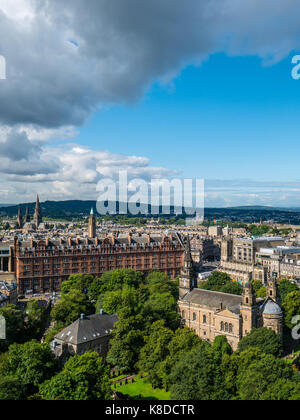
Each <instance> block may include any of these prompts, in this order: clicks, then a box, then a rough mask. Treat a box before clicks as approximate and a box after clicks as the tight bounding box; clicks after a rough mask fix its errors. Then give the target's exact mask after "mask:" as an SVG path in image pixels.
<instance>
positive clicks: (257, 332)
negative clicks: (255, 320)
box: [238, 327, 282, 357]
mask: <svg viewBox="0 0 300 420" xmlns="http://www.w3.org/2000/svg"><path fill="white" fill-rule="evenodd" d="M249 347H257V348H258V349H259V350H261V352H262V353H265V354H272V355H274V356H277V357H280V356H281V355H282V342H281V338H280V336H279V335H278V334H276V333H275V332H274V331H273V330H270V329H269V328H265V327H263V328H258V329H253V330H252V331H251V332H250V333H249V334H247V335H246V336H245V337H243V338H242V339H241V341H240V342H239V344H238V350H239V351H240V352H243V351H244V350H246V349H248V348H249Z"/></svg>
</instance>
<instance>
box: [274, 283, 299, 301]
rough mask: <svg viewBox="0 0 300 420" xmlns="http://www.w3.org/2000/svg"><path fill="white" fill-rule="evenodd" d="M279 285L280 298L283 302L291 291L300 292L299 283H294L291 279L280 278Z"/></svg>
mask: <svg viewBox="0 0 300 420" xmlns="http://www.w3.org/2000/svg"><path fill="white" fill-rule="evenodd" d="M278 286H279V294H280V299H281V302H282V303H284V301H285V299H286V297H287V295H288V294H289V293H292V292H299V287H298V286H297V284H295V283H292V282H291V281H289V280H287V279H282V280H279V282H278Z"/></svg>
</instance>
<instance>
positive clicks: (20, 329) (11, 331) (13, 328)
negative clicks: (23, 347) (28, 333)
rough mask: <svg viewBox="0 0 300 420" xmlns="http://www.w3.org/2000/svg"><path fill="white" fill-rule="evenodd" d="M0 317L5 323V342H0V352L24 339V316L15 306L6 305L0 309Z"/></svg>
mask: <svg viewBox="0 0 300 420" xmlns="http://www.w3.org/2000/svg"><path fill="white" fill-rule="evenodd" d="M0 315H2V316H3V317H4V318H5V321H6V340H0V351H2V352H3V351H6V350H7V349H8V347H9V346H10V345H11V344H13V343H15V342H17V343H21V342H23V341H24V337H25V328H24V327H25V322H24V315H23V312H22V311H21V310H19V309H18V308H17V307H16V306H15V305H7V306H5V307H3V308H0Z"/></svg>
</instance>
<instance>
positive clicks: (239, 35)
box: [0, 0, 300, 127]
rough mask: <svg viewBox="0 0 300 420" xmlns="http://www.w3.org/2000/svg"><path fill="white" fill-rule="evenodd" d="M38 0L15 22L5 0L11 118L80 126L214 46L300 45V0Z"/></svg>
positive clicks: (276, 50) (264, 50)
mask: <svg viewBox="0 0 300 420" xmlns="http://www.w3.org/2000/svg"><path fill="white" fill-rule="evenodd" d="M2 1H4V0H2ZM28 3H29V0H28ZM30 4H32V5H33V6H34V12H33V17H32V18H31V20H30V19H27V20H23V21H22V20H17V21H16V20H14V19H12V18H11V17H9V16H7V15H6V14H5V13H2V12H1V2H0V54H2V55H4V56H5V57H6V59H7V76H8V80H6V81H5V83H1V85H0V122H2V123H3V124H7V125H14V124H36V125H38V126H41V127H60V126H64V125H75V126H79V125H81V124H82V123H84V121H85V120H86V119H87V118H88V117H89V116H90V115H91V114H92V113H93V112H94V111H95V110H96V109H98V108H99V106H101V104H105V103H131V102H134V101H136V100H138V99H139V98H140V97H141V96H142V95H143V94H144V92H145V90H146V89H147V88H148V87H149V85H150V84H151V83H152V82H153V81H155V80H158V79H159V80H161V81H168V80H171V79H172V77H174V76H175V75H176V74H178V72H179V71H180V69H181V68H182V67H183V66H185V65H186V64H200V63H201V61H202V60H203V59H204V58H206V57H208V56H209V55H210V54H211V53H214V52H216V51H225V52H227V53H229V54H233V55H243V54H256V55H259V56H261V57H262V58H264V59H265V60H271V61H272V60H278V59H280V58H282V57H284V56H286V55H287V54H289V52H290V51H291V50H292V49H296V48H297V47H299V46H300V21H299V19H298V16H299V0H296V1H295V0H294V1H292V0H277V1H276V2H274V1H271V0H265V1H264V2H262V1H258V0H243V1H241V0H201V1H199V0H185V1H184V2H183V1H182V0H163V1H162V0H149V1H141V0H112V1H107V0H88V2H87V1H85V0H65V1H63V2H62V1H61V0H59V1H58V0H48V1H47V0H32V1H31V2H30ZM3 10H5V9H4V8H3Z"/></svg>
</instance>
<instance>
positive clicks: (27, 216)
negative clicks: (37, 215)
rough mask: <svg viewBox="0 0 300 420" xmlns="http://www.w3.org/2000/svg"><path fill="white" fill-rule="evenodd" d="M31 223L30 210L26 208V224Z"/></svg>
mask: <svg viewBox="0 0 300 420" xmlns="http://www.w3.org/2000/svg"><path fill="white" fill-rule="evenodd" d="M29 222H30V216H29V208H28V206H26V213H25V223H29Z"/></svg>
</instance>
